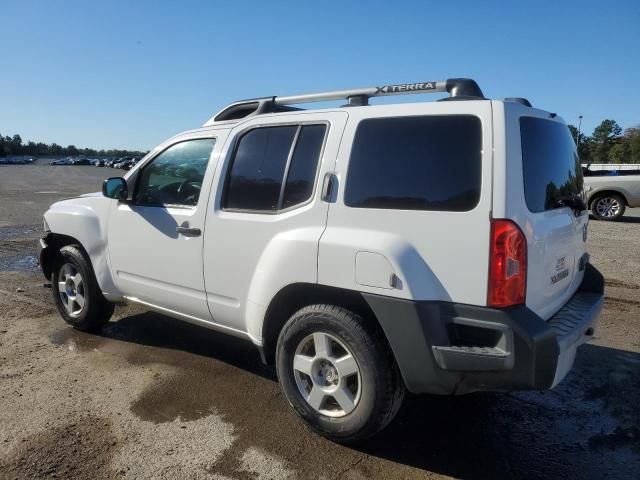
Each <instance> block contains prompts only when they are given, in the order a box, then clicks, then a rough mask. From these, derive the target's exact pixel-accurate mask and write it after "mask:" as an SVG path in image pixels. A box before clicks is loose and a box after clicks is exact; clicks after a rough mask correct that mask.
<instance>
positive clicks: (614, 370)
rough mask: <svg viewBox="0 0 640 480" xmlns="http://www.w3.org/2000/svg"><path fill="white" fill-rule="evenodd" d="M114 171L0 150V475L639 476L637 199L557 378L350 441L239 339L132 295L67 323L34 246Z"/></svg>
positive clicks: (410, 404)
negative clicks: (302, 408) (65, 201)
mask: <svg viewBox="0 0 640 480" xmlns="http://www.w3.org/2000/svg"><path fill="white" fill-rule="evenodd" d="M40 163H44V162H40ZM118 173H119V172H118V171H114V170H111V169H104V168H94V167H49V166H45V165H35V166H0V478H2V479H4V478H43V477H57V478H91V479H100V478H213V479H245V478H247V479H258V480H262V479H272V478H274V479H275V478H287V479H294V478H298V479H308V478H322V479H341V478H344V479H365V478H446V477H456V478H468V479H475V478H588V479H602V478H605V477H606V478H613V479H618V478H619V479H623V478H624V479H627V478H640V430H639V427H640V409H639V407H638V405H640V212H638V211H636V212H634V211H633V210H631V211H629V216H628V217H625V218H624V221H623V222H619V223H602V222H595V221H593V222H591V224H590V234H589V248H590V253H591V255H592V261H593V263H594V264H595V265H596V266H597V267H598V268H599V269H600V270H601V271H602V272H603V273H604V274H605V277H606V279H607V301H606V304H605V310H604V313H603V317H602V319H601V323H600V328H599V330H598V331H597V334H596V337H595V338H594V341H593V342H592V343H591V344H589V345H585V346H583V347H581V348H580V350H579V353H578V357H577V360H576V364H575V366H574V370H573V371H572V373H571V374H570V375H569V376H568V377H567V378H566V379H565V380H564V381H563V382H562V383H561V384H560V385H559V386H558V387H557V388H555V389H554V390H552V391H548V392H522V393H510V394H494V393H482V394H473V395H468V396H464V397H454V398H442V397H428V396H421V397H418V396H411V397H409V398H408V399H407V401H406V403H405V405H404V406H403V408H402V410H401V411H400V413H399V415H398V417H397V419H396V421H394V422H393V423H392V425H391V426H390V427H389V428H387V429H386V430H385V431H384V432H383V433H382V434H381V435H379V436H378V437H376V438H374V439H372V440H370V441H367V442H363V443H362V444H359V445H357V446H351V447H344V446H340V445H336V444H333V443H331V442H328V441H326V440H324V439H322V438H320V437H318V436H317V435H314V434H312V433H310V432H309V431H308V430H307V429H306V428H305V427H304V426H303V425H302V424H301V422H300V421H298V420H297V419H296V418H295V417H294V415H293V414H292V413H291V412H290V409H289V407H288V405H287V404H286V401H285V400H284V399H283V397H282V395H281V393H280V389H279V387H278V384H277V383H276V380H275V376H274V373H273V371H272V370H271V369H269V368H266V367H264V366H263V365H262V364H261V363H260V360H259V356H258V354H257V352H256V350H255V349H254V348H253V347H252V346H251V345H249V344H248V343H246V342H243V341H241V340H238V339H234V338H232V337H228V336H224V335H221V334H218V333H215V332H211V331H208V330H204V329H202V328H199V327H196V326H193V325H189V324H186V323H182V322H179V321H176V320H173V319H170V318H167V317H163V316H160V315H157V314H153V313H148V312H145V311H143V310H140V309H139V308H132V307H126V308H120V307H119V308H118V309H117V310H116V314H115V316H114V319H113V320H112V321H111V322H110V323H109V324H108V325H107V326H106V327H105V328H104V329H103V330H102V331H101V332H99V333H98V334H93V335H91V334H84V333H81V332H76V331H74V330H72V329H70V328H68V327H66V326H65V324H64V323H63V322H62V320H61V319H60V317H59V316H58V314H57V313H56V312H55V311H54V310H55V307H54V306H53V303H52V301H51V291H50V289H48V288H45V287H44V286H43V282H44V281H45V280H44V278H42V276H41V274H39V273H38V272H37V271H36V270H37V268H36V265H35V263H34V261H33V255H34V253H35V252H34V250H35V241H34V240H35V239H36V238H37V236H38V234H39V230H40V228H41V227H40V222H41V215H42V212H43V211H44V210H45V209H46V207H47V206H48V205H49V204H50V203H51V202H52V201H55V200H56V199H58V198H65V197H68V196H72V195H74V194H76V193H81V192H86V191H92V190H93V191H95V190H98V189H99V185H100V182H101V180H102V179H104V178H106V177H108V176H113V175H117V174H118ZM46 192H57V193H46Z"/></svg>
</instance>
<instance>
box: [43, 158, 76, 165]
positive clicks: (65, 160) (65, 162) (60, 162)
mask: <svg viewBox="0 0 640 480" xmlns="http://www.w3.org/2000/svg"><path fill="white" fill-rule="evenodd" d="M49 165H73V162H72V161H71V160H70V159H68V158H61V159H59V160H54V161H53V162H50V163H49Z"/></svg>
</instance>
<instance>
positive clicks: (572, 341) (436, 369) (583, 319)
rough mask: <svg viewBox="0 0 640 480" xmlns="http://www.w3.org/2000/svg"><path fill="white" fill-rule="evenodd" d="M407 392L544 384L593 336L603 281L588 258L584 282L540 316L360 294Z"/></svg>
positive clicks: (552, 380) (556, 379)
mask: <svg viewBox="0 0 640 480" xmlns="http://www.w3.org/2000/svg"><path fill="white" fill-rule="evenodd" d="M363 296H364V298H365V299H366V301H367V302H368V303H369V305H370V307H371V308H372V310H373V311H374V313H375V314H376V316H377V317H378V320H379V321H380V323H381V325H382V328H383V330H384V332H385V334H386V336H387V339H388V340H389V344H390V345H391V348H392V350H393V353H394V355H395V357H396V360H397V362H398V366H399V367H400V371H401V372H402V376H403V378H404V381H405V384H406V385H407V388H408V389H409V391H411V392H413V393H434V394H446V395H449V394H463V393H470V392H474V391H482V390H495V391H507V390H530V389H535V390H543V389H548V388H552V387H554V386H555V385H557V384H558V383H559V382H560V381H561V380H562V379H563V378H564V377H565V376H566V375H567V373H569V371H570V370H571V367H572V366H573V361H574V358H575V355H576V350H577V348H578V347H579V346H580V345H582V344H583V343H585V342H587V341H589V340H590V339H591V337H592V336H593V333H594V330H595V325H596V323H597V320H598V317H599V315H600V312H601V310H602V305H603V302H604V279H603V278H602V275H601V274H600V272H598V271H597V270H596V269H595V268H594V267H593V266H592V265H590V264H588V265H587V267H586V269H585V276H584V280H583V282H582V285H581V286H580V288H579V289H578V291H577V292H576V293H575V294H574V296H573V297H572V298H571V299H570V300H569V302H567V304H566V305H565V306H564V307H563V308H562V309H560V311H558V312H557V313H556V314H555V315H554V316H553V317H552V318H551V319H549V320H548V321H544V320H543V319H542V318H540V317H539V316H538V315H536V314H535V313H534V312H533V311H531V310H529V309H528V308H527V307H524V306H522V307H514V308H509V309H493V308H487V307H476V306H471V305H462V304H455V303H450V302H416V301H410V300H402V299H395V298H390V297H383V296H378V295H371V294H363Z"/></svg>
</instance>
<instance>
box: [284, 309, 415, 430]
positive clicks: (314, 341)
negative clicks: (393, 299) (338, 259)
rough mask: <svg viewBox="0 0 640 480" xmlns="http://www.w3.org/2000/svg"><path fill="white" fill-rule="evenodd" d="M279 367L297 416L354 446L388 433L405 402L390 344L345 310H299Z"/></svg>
mask: <svg viewBox="0 0 640 480" xmlns="http://www.w3.org/2000/svg"><path fill="white" fill-rule="evenodd" d="M276 364H277V369H278V378H279V381H280V385H281V386H282V390H283V392H284V395H285V396H286V398H287V400H288V401H289V403H290V405H291V406H292V407H293V409H294V410H295V411H296V413H297V414H298V415H299V416H300V417H302V418H303V419H304V420H305V421H306V423H307V424H308V425H309V426H310V427H311V428H312V429H313V430H315V431H316V432H318V433H320V434H321V435H323V436H325V437H328V438H330V439H332V440H334V441H338V442H353V441H357V440H361V439H364V438H367V437H369V436H371V435H373V434H375V433H376V432H378V431H380V430H382V429H383V428H384V427H385V426H386V425H388V424H389V422H391V420H393V418H394V417H395V415H396V413H397V411H398V409H399V407H400V405H401V403H402V399H403V398H404V393H405V387H404V383H403V382H402V379H401V377H400V374H399V371H398V369H397V367H396V365H395V362H394V360H393V358H392V355H391V353H390V352H389V349H388V348H387V346H386V344H385V342H384V340H383V339H382V338H381V337H380V335H379V334H377V332H376V331H375V330H372V329H368V328H365V323H364V321H363V319H362V318H361V317H360V316H359V315H356V314H355V313H353V312H351V311H349V310H346V309H343V308H340V307H336V306H332V305H312V306H309V307H305V308H303V309H302V310H299V311H298V312H296V313H295V314H294V315H293V316H292V317H291V318H290V319H289V321H288V322H287V324H286V325H285V326H284V328H283V329H282V331H281V332H280V336H279V338H278V346H277V351H276Z"/></svg>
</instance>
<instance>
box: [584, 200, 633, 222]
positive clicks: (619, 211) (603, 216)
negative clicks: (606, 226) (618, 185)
mask: <svg viewBox="0 0 640 480" xmlns="http://www.w3.org/2000/svg"><path fill="white" fill-rule="evenodd" d="M624 211H625V201H624V198H622V196H621V195H618V194H616V193H602V194H599V195H597V196H596V197H595V198H594V199H593V201H592V202H591V213H592V214H593V216H594V217H595V218H596V219H598V220H608V221H616V220H619V219H620V218H621V217H622V215H624Z"/></svg>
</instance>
